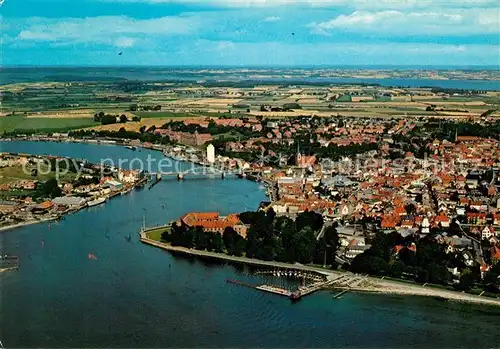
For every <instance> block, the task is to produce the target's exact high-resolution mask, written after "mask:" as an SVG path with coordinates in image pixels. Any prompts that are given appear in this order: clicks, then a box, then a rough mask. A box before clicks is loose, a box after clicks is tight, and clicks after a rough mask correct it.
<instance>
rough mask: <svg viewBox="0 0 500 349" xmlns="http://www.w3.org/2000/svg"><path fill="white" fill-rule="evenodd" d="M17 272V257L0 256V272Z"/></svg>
mask: <svg viewBox="0 0 500 349" xmlns="http://www.w3.org/2000/svg"><path fill="white" fill-rule="evenodd" d="M17 270H19V257H18V256H8V255H4V256H0V272H6V271H17Z"/></svg>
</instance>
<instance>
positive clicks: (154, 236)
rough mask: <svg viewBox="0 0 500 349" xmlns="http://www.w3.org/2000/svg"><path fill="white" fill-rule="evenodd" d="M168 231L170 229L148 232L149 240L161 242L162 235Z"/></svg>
mask: <svg viewBox="0 0 500 349" xmlns="http://www.w3.org/2000/svg"><path fill="white" fill-rule="evenodd" d="M165 230H168V228H161V229H155V230H151V231H149V232H147V236H148V238H150V239H151V240H155V241H161V234H162V233H163V232H164V231H165Z"/></svg>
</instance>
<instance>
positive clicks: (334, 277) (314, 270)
mask: <svg viewBox="0 0 500 349" xmlns="http://www.w3.org/2000/svg"><path fill="white" fill-rule="evenodd" d="M167 227H168V225H165V226H159V227H151V228H146V229H142V230H141V231H140V233H139V234H140V241H141V242H142V243H144V244H148V245H151V246H155V247H159V248H162V249H164V250H167V251H172V252H177V253H182V254H186V255H189V256H199V257H204V258H207V257H208V258H214V259H217V260H222V261H227V262H235V263H242V264H247V265H252V266H257V267H261V268H269V269H259V270H256V271H255V272H254V274H255V275H269V276H275V277H284V278H298V279H300V280H301V281H302V284H301V285H300V286H299V287H297V289H296V290H294V291H290V290H287V289H285V288H283V287H280V286H274V285H266V284H250V283H247V282H244V281H239V280H226V281H227V282H228V283H231V284H234V285H239V286H244V287H248V288H252V289H255V290H258V291H262V292H268V293H272V294H276V295H279V296H285V297H287V298H289V299H290V300H292V301H298V300H300V299H302V298H303V297H305V296H308V295H310V294H313V293H314V292H316V291H319V290H322V289H325V288H328V287H335V288H337V287H338V288H341V289H350V287H356V286H358V285H359V284H360V283H361V282H362V281H363V280H365V279H366V276H360V275H356V274H352V273H340V272H336V271H333V270H325V269H321V268H318V267H313V266H307V265H300V264H288V263H282V262H275V261H264V260H260V259H254V258H247V257H237V256H231V255H227V254H224V253H217V252H211V251H205V250H196V249H192V248H186V247H181V246H172V245H171V244H168V243H164V242H159V241H155V240H152V239H150V238H149V237H148V235H147V233H148V231H152V230H157V229H160V228H167ZM306 281H308V282H309V283H308V284H306ZM338 297H340V295H339V296H338Z"/></svg>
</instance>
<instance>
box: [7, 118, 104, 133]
mask: <svg viewBox="0 0 500 349" xmlns="http://www.w3.org/2000/svg"><path fill="white" fill-rule="evenodd" d="M94 125H97V123H96V122H94V119H93V118H47V117H40V118H34V117H30V118H27V117H25V116H21V115H19V116H18V115H9V116H4V117H1V118H0V133H5V132H11V131H44V132H57V131H65V130H71V129H75V128H82V127H90V126H94Z"/></svg>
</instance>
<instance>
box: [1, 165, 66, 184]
mask: <svg viewBox="0 0 500 349" xmlns="http://www.w3.org/2000/svg"><path fill="white" fill-rule="evenodd" d="M31 168H34V166H29V167H27V169H28V170H31ZM47 170H48V166H47V165H44V164H41V165H40V172H43V173H45V172H47ZM54 177H56V173H55V172H54V171H51V172H49V173H47V174H40V173H38V175H36V176H32V175H31V173H30V172H28V173H25V172H24V170H23V168H22V166H9V167H4V168H0V184H7V183H12V182H15V181H18V180H37V181H46V180H48V179H50V178H54ZM75 177H76V173H72V172H68V173H67V174H64V175H63V174H61V175H60V176H59V179H58V181H59V182H63V183H65V182H70V181H72V180H74V179H75Z"/></svg>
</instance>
